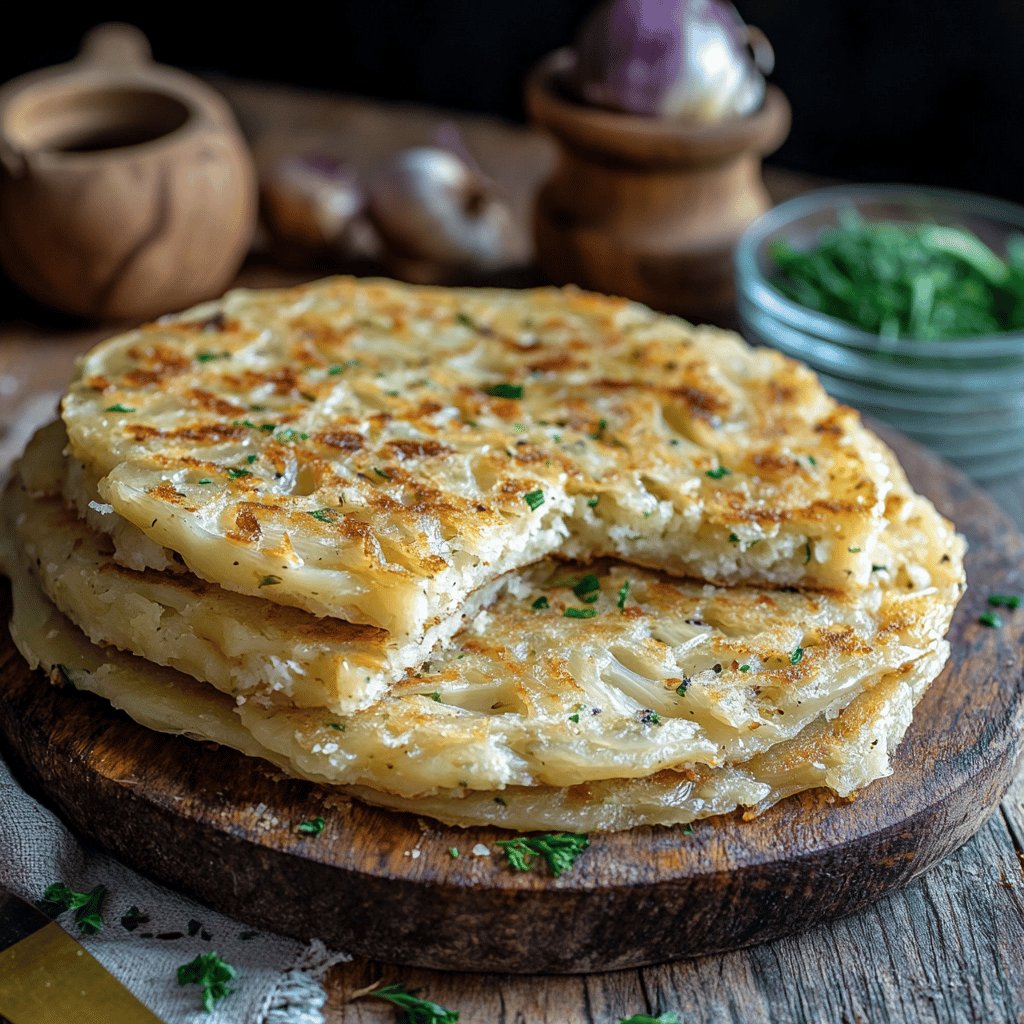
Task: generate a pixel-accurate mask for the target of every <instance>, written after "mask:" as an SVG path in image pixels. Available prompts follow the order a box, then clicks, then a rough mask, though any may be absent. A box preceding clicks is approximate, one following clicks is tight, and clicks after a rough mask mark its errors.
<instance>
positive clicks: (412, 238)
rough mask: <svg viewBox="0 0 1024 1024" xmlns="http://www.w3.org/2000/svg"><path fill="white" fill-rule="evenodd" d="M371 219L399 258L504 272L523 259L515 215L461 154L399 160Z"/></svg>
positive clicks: (374, 192)
mask: <svg viewBox="0 0 1024 1024" xmlns="http://www.w3.org/2000/svg"><path fill="white" fill-rule="evenodd" d="M367 195H368V212H369V216H370V219H371V220H372V222H373V224H374V225H375V226H376V228H377V230H378V232H379V233H380V235H381V237H382V239H383V240H384V243H385V246H386V247H387V248H388V249H389V250H391V251H392V253H393V254H394V255H396V256H398V257H403V258H406V259H411V260H422V261H427V262H430V263H435V264H439V265H444V266H455V267H459V266H461V267H472V268H474V269H476V270H496V269H499V268H501V267H506V266H509V265H510V264H512V263H514V262H516V261H517V259H519V258H521V255H522V250H523V242H522V239H521V237H520V232H519V230H518V228H517V226H516V224H515V222H514V219H513V216H512V211H511V210H510V209H509V207H508V205H507V204H506V203H504V202H502V201H501V200H500V199H499V198H498V197H497V196H496V195H495V194H494V191H493V188H492V186H491V184H490V182H488V181H487V179H486V178H484V176H483V175H482V174H480V172H479V171H477V170H476V169H475V168H473V167H471V166H470V165H469V163H467V162H466V161H465V160H463V159H461V158H460V157H459V156H457V155H456V154H455V153H452V152H449V151H448V150H445V149H438V148H435V147H430V146H423V147H417V148H415V149H407V150H405V151H404V152H401V153H399V154H398V155H397V156H395V157H394V158H393V159H392V160H391V161H390V162H388V163H387V164H386V165H385V166H384V167H383V168H381V170H380V171H378V172H377V174H375V175H374V176H373V177H372V178H371V179H370V182H369V185H368V189H367Z"/></svg>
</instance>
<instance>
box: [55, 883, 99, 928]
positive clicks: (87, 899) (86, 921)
mask: <svg viewBox="0 0 1024 1024" xmlns="http://www.w3.org/2000/svg"><path fill="white" fill-rule="evenodd" d="M106 896H107V887H106V886H105V885H97V886H96V887H95V888H93V889H90V890H89V891H88V892H75V890H74V889H71V888H69V887H68V886H66V885H65V884H64V883H63V882H54V883H53V885H48V886H47V887H46V890H45V892H44V893H43V898H42V900H40V902H39V908H40V910H42V911H43V913H45V914H47V915H48V916H49V917H50V918H57V917H60V915H61V914H63V913H64V912H65V911H66V910H73V911H74V912H75V924H76V925H78V930H79V931H80V932H81V933H82V934H83V935H95V934H96V933H97V932H101V931H102V930H103V901H104V899H106Z"/></svg>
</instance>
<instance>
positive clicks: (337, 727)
mask: <svg viewBox="0 0 1024 1024" xmlns="http://www.w3.org/2000/svg"><path fill="white" fill-rule="evenodd" d="M327 726H328V728H330V729H333V730H334V731H335V732H344V731H345V726H344V724H343V723H341V722H328V723H327Z"/></svg>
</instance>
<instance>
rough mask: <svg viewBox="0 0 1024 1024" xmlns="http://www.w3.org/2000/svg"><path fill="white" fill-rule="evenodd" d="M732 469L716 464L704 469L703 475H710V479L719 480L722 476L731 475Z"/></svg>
mask: <svg viewBox="0 0 1024 1024" xmlns="http://www.w3.org/2000/svg"><path fill="white" fill-rule="evenodd" d="M731 473H732V470H731V469H727V468H726V467H725V466H717V467H716V468H715V469H706V470H704V475H705V476H709V477H711V479H712V480H721V479H722V477H723V476H729V475H731Z"/></svg>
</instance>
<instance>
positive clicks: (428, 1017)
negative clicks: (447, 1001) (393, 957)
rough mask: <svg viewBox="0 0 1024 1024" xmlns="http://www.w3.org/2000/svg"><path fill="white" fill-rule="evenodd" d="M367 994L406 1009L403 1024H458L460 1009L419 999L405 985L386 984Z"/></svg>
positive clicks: (371, 997)
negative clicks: (451, 1008) (446, 1007)
mask: <svg viewBox="0 0 1024 1024" xmlns="http://www.w3.org/2000/svg"><path fill="white" fill-rule="evenodd" d="M366 994H367V996H368V997H369V998H370V999H383V1000H385V1001H386V1002H389V1003H391V1005H392V1006H396V1007H397V1008H398V1009H400V1010H404V1011H405V1019H404V1022H403V1024H458V1020H459V1013H458V1010H448V1009H445V1007H443V1006H441V1005H440V1004H438V1003H435V1002H432V1001H431V1000H429V999H419V998H417V997H416V996H414V995H413V994H412V993H411V992H410V991H409V990H408V989H407V988H406V987H405V986H404V985H385V986H384V987H383V988H379V989H377V990H376V991H374V992H367V993H366Z"/></svg>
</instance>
